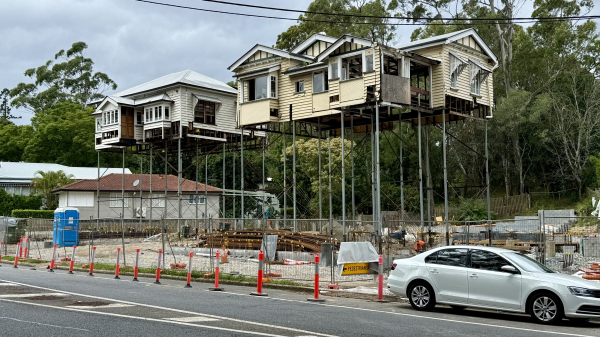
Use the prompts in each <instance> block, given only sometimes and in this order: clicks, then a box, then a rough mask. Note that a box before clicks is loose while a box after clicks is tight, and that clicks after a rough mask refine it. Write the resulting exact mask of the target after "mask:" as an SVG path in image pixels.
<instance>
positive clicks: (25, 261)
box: [2, 256, 48, 264]
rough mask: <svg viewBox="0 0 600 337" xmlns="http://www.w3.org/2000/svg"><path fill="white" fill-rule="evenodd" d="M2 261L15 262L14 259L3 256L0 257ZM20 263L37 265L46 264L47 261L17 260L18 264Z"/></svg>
mask: <svg viewBox="0 0 600 337" xmlns="http://www.w3.org/2000/svg"><path fill="white" fill-rule="evenodd" d="M2 260H3V261H12V262H14V261H15V258H14V256H3V257H2ZM21 262H24V263H37V264H40V263H48V261H44V260H33V259H25V260H19V263H21Z"/></svg>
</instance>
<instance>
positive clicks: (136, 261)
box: [133, 249, 140, 282]
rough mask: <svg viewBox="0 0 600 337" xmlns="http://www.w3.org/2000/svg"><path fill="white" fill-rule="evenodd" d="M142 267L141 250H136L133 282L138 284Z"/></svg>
mask: <svg viewBox="0 0 600 337" xmlns="http://www.w3.org/2000/svg"><path fill="white" fill-rule="evenodd" d="M139 265H140V250H139V249H136V250H135V267H133V281H134V282H138V281H139V280H138V278H137V277H138V270H139Z"/></svg>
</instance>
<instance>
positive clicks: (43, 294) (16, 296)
mask: <svg viewBox="0 0 600 337" xmlns="http://www.w3.org/2000/svg"><path fill="white" fill-rule="evenodd" d="M38 296H67V295H66V294H64V293H36V294H2V295H0V298H23V297H38Z"/></svg>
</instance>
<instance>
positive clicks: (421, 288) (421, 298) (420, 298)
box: [408, 282, 435, 311]
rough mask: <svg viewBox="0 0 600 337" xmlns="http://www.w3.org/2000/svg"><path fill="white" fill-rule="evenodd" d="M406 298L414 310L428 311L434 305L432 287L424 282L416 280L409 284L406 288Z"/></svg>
mask: <svg viewBox="0 0 600 337" xmlns="http://www.w3.org/2000/svg"><path fill="white" fill-rule="evenodd" d="M408 300H409V301H410V305H412V307H413V308H415V309H416V310H420V311H429V310H433V308H434V307H435V294H434V293H433V288H431V286H430V285H429V284H427V283H425V282H417V283H414V284H413V285H411V287H410V289H409V290H408Z"/></svg>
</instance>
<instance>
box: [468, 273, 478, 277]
mask: <svg viewBox="0 0 600 337" xmlns="http://www.w3.org/2000/svg"><path fill="white" fill-rule="evenodd" d="M469 277H470V278H478V277H479V276H477V274H471V275H470V276H469Z"/></svg>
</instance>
